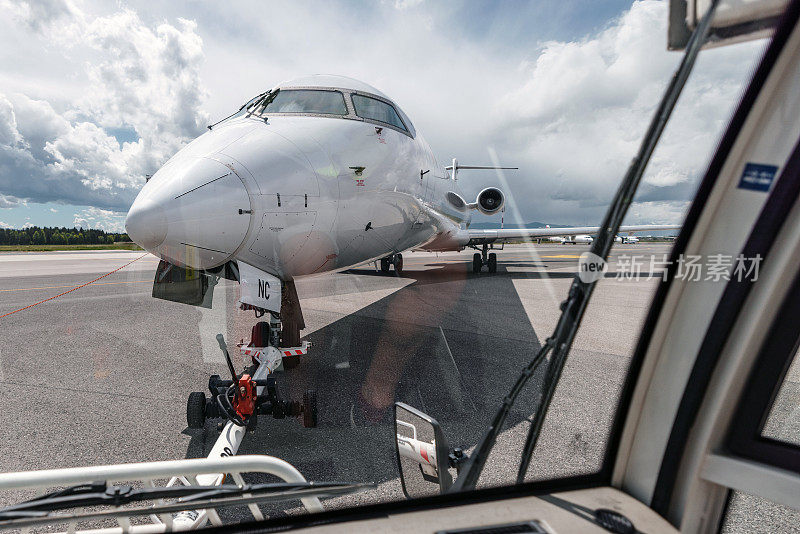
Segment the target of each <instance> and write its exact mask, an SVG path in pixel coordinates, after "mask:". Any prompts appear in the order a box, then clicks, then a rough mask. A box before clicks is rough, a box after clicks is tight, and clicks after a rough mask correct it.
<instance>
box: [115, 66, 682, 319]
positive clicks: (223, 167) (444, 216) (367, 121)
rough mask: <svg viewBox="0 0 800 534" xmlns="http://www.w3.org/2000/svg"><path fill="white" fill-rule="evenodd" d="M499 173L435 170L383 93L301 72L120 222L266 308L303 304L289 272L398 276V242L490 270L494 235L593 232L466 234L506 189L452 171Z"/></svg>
mask: <svg viewBox="0 0 800 534" xmlns="http://www.w3.org/2000/svg"><path fill="white" fill-rule="evenodd" d="M495 168H498V167H486V166H474V165H461V164H459V163H458V161H456V160H455V159H454V160H453V161H452V164H451V165H449V166H447V167H442V166H440V165H439V164H437V162H436V158H435V157H434V155H433V152H432V151H431V148H430V146H429V145H428V143H427V142H426V141H425V139H424V138H423V137H422V135H421V134H420V132H418V131H417V129H416V128H415V127H414V125H413V124H412V122H411V120H410V119H409V118H408V116H407V115H406V114H405V113H403V111H402V110H401V109H400V107H398V106H397V105H396V104H395V103H394V102H393V101H392V100H391V99H390V98H389V97H387V96H386V95H385V94H383V93H382V92H381V91H379V90H377V89H375V88H374V87H372V86H370V85H367V84H365V83H362V82H360V81H357V80H354V79H352V78H347V77H343V76H330V75H316V76H308V77H304V78H298V79H294V80H290V81H287V82H284V83H281V84H278V85H277V86H276V87H274V88H273V89H271V90H269V91H267V92H265V93H262V94H260V95H258V96H257V97H255V98H253V99H252V100H250V101H249V102H248V103H246V104H245V105H244V106H242V107H241V108H240V109H239V111H238V112H237V113H234V114H233V115H231V116H230V117H228V118H226V119H224V120H222V121H220V122H219V123H217V124H215V125H212V126H209V131H208V132H206V133H204V134H203V135H201V136H200V137H199V138H197V139H195V140H194V141H192V142H191V143H189V144H188V145H187V146H186V147H184V148H183V149H181V150H180V151H179V152H178V153H177V154H175V155H174V156H173V157H172V158H171V159H170V160H169V161H167V163H166V164H164V166H163V167H162V168H161V169H160V170H159V171H158V172H156V173H155V174H154V175H153V177H152V178H151V179H149V180H148V181H147V183H146V184H145V185H144V187H143V188H142V190H141V191H140V193H139V195H138V197H137V198H136V200H135V202H134V203H133V205H132V206H131V208H130V211H129V212H128V216H127V219H126V222H125V227H126V230H127V232H128V235H129V236H130V237H131V239H133V240H134V241H135V242H136V243H138V244H139V245H141V246H142V247H143V248H144V249H146V250H148V251H149V252H151V253H153V254H155V255H156V256H158V257H160V258H162V260H163V261H162V266H161V267H160V268H159V272H160V273H162V274H163V273H165V272H166V271H167V270H168V268H169V267H170V266H171V265H176V266H179V267H183V268H188V269H192V270H194V271H197V272H202V273H209V272H215V273H220V275H222V276H226V277H229V278H233V279H236V280H239V281H240V283H241V285H242V291H241V293H242V302H243V303H246V304H250V305H252V306H254V307H256V308H261V309H266V310H272V311H275V312H280V307H279V303H280V302H281V300H282V297H281V288H283V289H284V295H283V300H284V301H286V300H287V298H288V300H289V301H290V304H291V305H292V306H296V307H297V310H298V311H299V303H298V302H297V298H296V292H295V291H294V287H293V283H292V281H293V280H294V279H295V278H298V277H302V276H309V275H315V274H320V273H324V272H330V271H338V270H343V269H347V268H349V267H352V266H355V265H359V264H364V263H366V262H372V261H376V262H378V261H379V262H380V265H381V269H382V270H383V271H389V270H390V268H391V266H393V267H394V269H395V270H396V271H397V272H398V273H400V272H401V270H402V265H403V258H402V252H403V251H405V250H408V249H412V248H413V249H422V250H430V251H459V250H463V249H464V248H466V247H471V248H475V249H476V250H479V252H476V253H475V255H474V257H473V270H474V271H475V272H480V271H481V269H482V267H483V266H484V265H485V266H487V267H488V271H489V272H495V271H496V269H497V258H496V255H495V254H494V253H491V254H488V247H489V245H490V244H492V243H501V242H505V241H506V240H512V239H515V240H519V239H530V238H538V237H547V236H558V235H575V234H591V233H594V232H596V231H597V230H598V229H597V228H596V227H582V228H575V227H573V228H537V229H499V230H471V229H469V223H470V218H471V214H472V212H473V211H474V210H477V211H479V212H481V213H484V214H494V213H499V212H500V210H501V209H502V208H503V205H504V195H503V192H502V191H500V190H499V189H497V188H495V187H487V188H485V189H483V190H482V191H481V192H480V193H478V195H477V198H475V200H474V201H472V202H469V201H467V200H466V199H465V198H464V197H463V196H462V194H461V192H460V190H459V187H458V174H459V171H460V170H466V169H495ZM672 228H676V227H675V226H629V227H622V228H621V230H622V231H626V230H639V229H641V230H650V229H652V230H655V229H672ZM176 270H177V269H176ZM159 276H160V275H158V274H157V279H156V283H158V282H159ZM184 277H185V275H184ZM189 278H191V276H189ZM287 284H290V285H291V287H290V288H289V289H290V290H289V291H286V289H287ZM156 293H157V291H156V290H155V289H154V295H155V294H156ZM162 296H163V295H162ZM173 297H174V295H173ZM167 298H169V297H167ZM176 300H179V299H176ZM184 301H187V300H184ZM187 302H188V301H187ZM190 303H191V302H190ZM195 303H196V302H195Z"/></svg>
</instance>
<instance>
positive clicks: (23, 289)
mask: <svg viewBox="0 0 800 534" xmlns="http://www.w3.org/2000/svg"><path fill="white" fill-rule="evenodd" d="M151 282H152V280H128V281H125V282H95V283H94V284H92V285H94V286H113V285H116V284H143V283H148V284H149V283H151ZM64 287H73V286H45V287H18V288H12V289H0V292H4V291H34V290H37V289H61V288H64Z"/></svg>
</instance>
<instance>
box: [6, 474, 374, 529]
mask: <svg viewBox="0 0 800 534" xmlns="http://www.w3.org/2000/svg"><path fill="white" fill-rule="evenodd" d="M367 487H371V486H370V485H369V484H363V483H348V482H271V483H264V484H244V485H242V486H235V485H222V486H197V485H194V486H169V487H161V488H132V487H130V486H109V485H107V484H106V482H93V483H91V484H79V485H77V486H72V487H69V488H67V489H64V490H60V491H56V492H53V493H48V494H46V495H41V496H39V497H36V498H34V499H31V500H28V501H24V502H21V503H18V504H15V505H12V506H8V507H6V508H2V509H0V524H2V523H4V522H8V521H14V520H19V519H35V518H43V517H47V515H48V514H49V513H50V512H54V511H58V510H68V509H71V508H79V507H85V506H99V505H108V506H121V505H123V504H130V503H134V502H141V501H148V500H154V499H169V498H173V499H177V501H176V503H175V504H174V505H172V508H175V509H176V510H180V509H183V508H186V507H187V505H190V504H191V505H192V506H194V505H195V504H196V503H198V502H199V501H203V502H204V503H205V502H206V501H209V500H210V501H213V500H215V499H220V498H226V497H237V496H241V495H247V496H248V497H250V496H252V498H253V500H258V501H263V500H269V499H271V498H274V499H276V500H282V499H285V498H289V497H292V496H296V495H297V496H303V497H305V496H309V497H310V496H315V495H318V494H324V495H326V496H333V495H342V494H347V493H353V492H355V491H359V490H361V489H364V488H367ZM259 495H260V496H262V497H261V498H258V497H256V496H259Z"/></svg>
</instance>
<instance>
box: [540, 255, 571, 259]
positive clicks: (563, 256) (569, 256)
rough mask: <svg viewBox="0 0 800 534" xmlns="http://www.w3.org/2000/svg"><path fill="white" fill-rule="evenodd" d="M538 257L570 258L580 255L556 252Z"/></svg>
mask: <svg viewBox="0 0 800 534" xmlns="http://www.w3.org/2000/svg"><path fill="white" fill-rule="evenodd" d="M539 257H540V258H570V259H578V258H580V256H576V255H575V254H557V255H555V256H539Z"/></svg>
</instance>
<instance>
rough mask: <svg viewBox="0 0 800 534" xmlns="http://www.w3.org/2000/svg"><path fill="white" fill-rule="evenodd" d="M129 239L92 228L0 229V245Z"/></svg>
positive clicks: (92, 242)
mask: <svg viewBox="0 0 800 534" xmlns="http://www.w3.org/2000/svg"><path fill="white" fill-rule="evenodd" d="M130 240H131V238H129V237H128V234H115V233H106V232H105V231H103V230H98V229H94V228H87V229H85V230H84V229H83V228H67V227H65V226H62V227H61V228H57V227H49V226H48V227H44V228H40V227H38V226H30V227H28V228H23V229H21V230H16V229H12V228H3V229H0V245H103V244H108V245H110V244H113V243H114V242H117V241H130Z"/></svg>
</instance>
